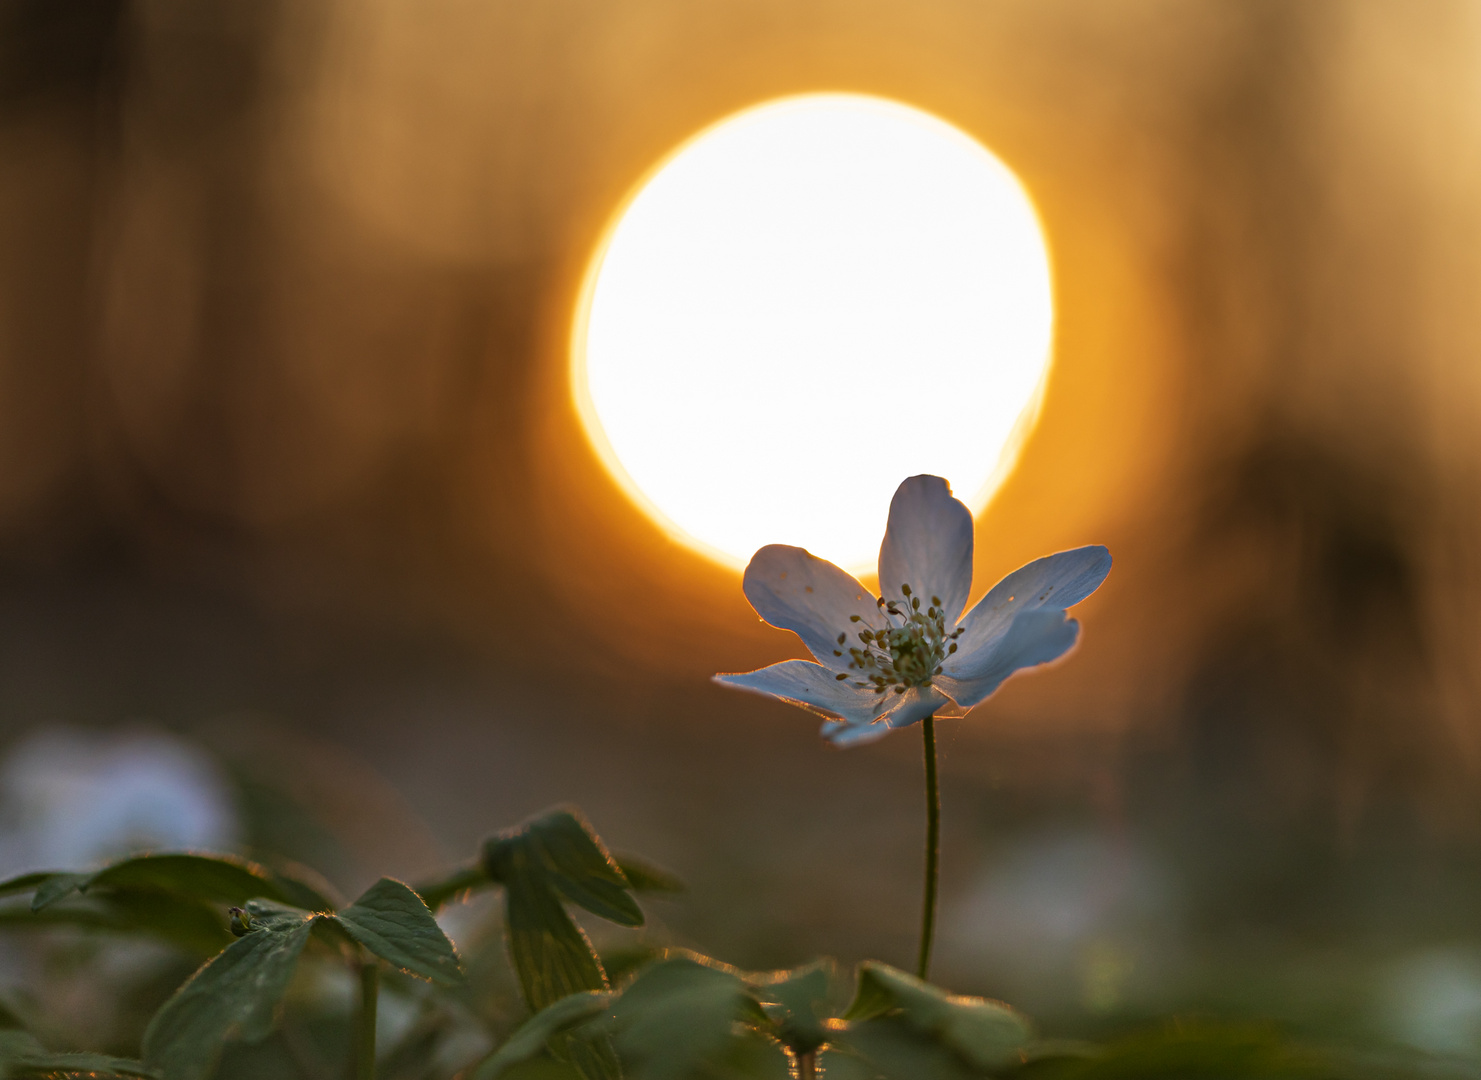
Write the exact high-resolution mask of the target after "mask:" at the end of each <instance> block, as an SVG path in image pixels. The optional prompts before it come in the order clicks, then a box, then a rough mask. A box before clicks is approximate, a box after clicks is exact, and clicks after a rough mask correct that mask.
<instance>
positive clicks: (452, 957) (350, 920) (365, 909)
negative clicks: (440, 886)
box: [330, 878, 463, 985]
mask: <svg viewBox="0 0 1481 1080" xmlns="http://www.w3.org/2000/svg"><path fill="white" fill-rule="evenodd" d="M330 918H332V919H334V921H336V922H337V923H339V925H340V926H342V927H344V929H345V931H346V932H347V933H349V935H350V936H351V937H352V938H354V939H355V940H356V941H358V942H359V943H360V944H361V945H364V946H365V947H366V948H367V949H369V950H370V951H371V952H373V953H375V955H376V956H379V957H380V958H381V959H382V960H384V961H386V962H387V963H388V964H391V965H392V966H394V967H398V968H401V969H402V970H404V971H409V972H411V973H412V974H413V975H420V976H422V977H423V978H426V979H431V980H432V981H433V982H439V983H443V984H444V985H456V984H458V983H460V982H462V981H463V971H462V968H461V967H459V965H458V954H457V952H456V950H454V948H453V943H452V942H451V941H449V940H448V939H447V935H446V934H444V933H443V932H442V927H440V926H438V925H437V920H436V919H434V918H433V917H432V913H431V912H430V911H428V910H427V905H426V904H424V903H422V898H421V897H419V896H418V895H417V894H416V893H414V892H412V891H411V889H410V888H409V887H407V886H406V885H404V884H402V883H401V882H399V881H394V880H392V879H391V878H381V879H380V880H379V881H378V882H376V883H375V884H374V885H372V886H371V887H370V888H369V889H367V890H366V891H365V894H364V895H363V896H361V897H360V899H358V900H356V901H355V902H354V903H353V904H351V905H350V906H349V907H347V908H345V909H344V910H343V911H341V912H339V913H338V914H336V915H333V916H330Z"/></svg>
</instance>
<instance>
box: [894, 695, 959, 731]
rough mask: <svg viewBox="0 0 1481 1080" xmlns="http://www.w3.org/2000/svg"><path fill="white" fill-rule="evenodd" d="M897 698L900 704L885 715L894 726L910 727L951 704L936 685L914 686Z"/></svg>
mask: <svg viewBox="0 0 1481 1080" xmlns="http://www.w3.org/2000/svg"><path fill="white" fill-rule="evenodd" d="M896 700H897V701H899V703H900V704H899V705H897V706H896V707H895V708H894V709H891V710H890V713H889V715H888V716H886V717H885V720H886V721H888V722H889V725H890V727H892V728H903V727H909V726H910V725H911V724H915V723H919V722H920V721H922V720H924V719H925V718H926V717H928V716H931V715H932V714H934V713H935V712H936V711H937V710H939V709H943V708H948V707H949V706H950V705H951V699H950V698H948V697H947V696H946V695H945V694H943V693H942V692H941V691H940V690H937V689H936V688H935V687H934V686H912V687H911V688H910V689H909V690H907V691H905V693H903V694H897V695H896Z"/></svg>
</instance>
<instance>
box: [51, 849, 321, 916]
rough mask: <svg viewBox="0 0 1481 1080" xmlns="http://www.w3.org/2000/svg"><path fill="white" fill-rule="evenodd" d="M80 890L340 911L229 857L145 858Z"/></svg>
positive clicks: (294, 883) (284, 879)
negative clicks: (145, 891)
mask: <svg viewBox="0 0 1481 1080" xmlns="http://www.w3.org/2000/svg"><path fill="white" fill-rule="evenodd" d="M80 888H81V890H82V891H83V892H89V891H92V890H94V889H101V888H107V889H111V890H135V889H150V890H157V891H160V892H172V893H178V894H180V895H182V896H189V897H192V898H194V899H197V900H205V901H209V902H212V903H218V904H235V905H237V906H241V905H242V904H244V903H245V902H246V901H248V900H251V899H252V898H253V897H258V896H260V897H265V898H266V899H269V900H276V901H277V902H278V903H280V904H291V905H293V906H294V907H298V908H304V909H305V910H307V911H333V910H334V908H335V907H336V906H337V905H336V904H335V903H334V901H333V900H332V899H330V898H329V897H328V896H326V895H324V893H323V892H321V891H320V890H319V889H316V888H314V887H313V886H311V885H309V884H307V883H305V882H302V881H299V880H298V879H297V878H293V877H289V876H287V875H286V874H280V873H277V872H276V871H274V870H269V869H268V868H267V867H265V866H260V865H258V864H257V863H254V862H248V861H247V860H246V859H238V858H233V857H230V856H226V855H193V854H166V855H140V856H137V857H136V858H132V859H125V860H124V861H123V862H119V863H114V864H113V865H112V866H109V867H105V868H104V869H102V870H100V871H98V872H97V873H96V874H94V875H92V877H90V878H88V879H87V881H86V882H85V883H84V884H82V885H81V886H80Z"/></svg>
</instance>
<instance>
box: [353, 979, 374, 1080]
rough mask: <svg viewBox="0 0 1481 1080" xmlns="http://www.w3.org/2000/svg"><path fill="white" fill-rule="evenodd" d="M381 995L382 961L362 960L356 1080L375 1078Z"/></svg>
mask: <svg viewBox="0 0 1481 1080" xmlns="http://www.w3.org/2000/svg"><path fill="white" fill-rule="evenodd" d="M379 996H380V961H379V960H376V959H375V958H374V957H362V958H361V960H360V1019H359V1023H358V1024H357V1025H356V1031H355V1080H375V1013H376V1005H377V999H378V998H379Z"/></svg>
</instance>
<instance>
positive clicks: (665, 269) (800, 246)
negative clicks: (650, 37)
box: [572, 94, 1053, 569]
mask: <svg viewBox="0 0 1481 1080" xmlns="http://www.w3.org/2000/svg"><path fill="white" fill-rule="evenodd" d="M1052 323H1053V302H1052V297H1051V285H1050V273H1049V259H1048V254H1047V252H1046V249H1045V244H1044V238H1043V235H1042V233H1041V231H1040V228H1039V224H1038V220H1037V217H1036V215H1035V212H1034V209H1033V206H1032V204H1031V202H1030V201H1029V198H1028V196H1027V195H1026V193H1025V192H1024V190H1023V188H1022V186H1021V185H1020V184H1019V182H1018V181H1017V179H1016V178H1015V177H1014V175H1013V174H1012V173H1011V172H1010V171H1009V170H1008V169H1007V168H1006V167H1005V166H1004V165H1003V164H1002V163H1001V162H1000V161H998V159H997V158H995V157H994V156H993V155H992V154H991V153H989V152H988V151H987V150H986V149H985V148H984V147H983V146H982V145H981V144H979V143H977V142H976V141H975V140H973V139H972V138H971V137H969V136H968V135H966V134H965V133H963V132H962V131H960V130H958V129H957V128H955V127H953V126H951V125H950V124H948V123H946V122H945V121H943V120H940V119H938V118H937V117H934V116H931V115H930V114H928V113H925V112H922V111H920V110H918V109H914V108H910V107H907V106H905V105H901V104H898V103H895V102H890V101H886V100H883V99H880V98H873V97H866V96H862V95H852V94H818V95H809V96H803V97H794V98H787V99H783V100H780V101H776V102H772V103H768V104H765V105H761V106H758V107H756V108H753V109H749V110H747V111H744V112H741V113H739V114H737V115H734V116H732V117H730V118H728V119H726V120H724V121H722V122H720V123H718V124H716V125H714V126H713V127H711V128H709V129H707V130H705V131H703V132H701V133H700V134H698V135H697V136H695V137H694V138H693V139H691V140H690V141H688V142H687V143H685V144H684V145H682V146H680V147H679V148H678V149H677V150H676V151H675V152H674V153H673V154H672V155H671V156H670V157H669V158H667V159H666V160H665V161H663V162H661V163H660V164H659V165H658V167H656V168H655V169H654V170H653V172H652V173H651V174H650V175H649V176H648V177H647V178H646V179H645V180H644V181H643V183H641V184H640V185H639V186H638V187H637V188H636V189H635V194H634V195H633V196H632V198H631V199H630V200H629V201H628V202H627V204H626V205H625V206H624V207H622V208H621V210H620V212H619V213H618V215H616V217H615V219H614V224H613V225H612V227H611V228H610V229H609V230H608V232H607V235H606V236H605V237H604V240H603V243H602V245H601V247H600V249H599V250H598V251H597V253H596V255H595V257H594V258H593V261H592V264H591V267H590V269H589V271H588V274H587V281H586V284H585V289H584V294H583V299H582V304H581V309H580V311H579V313H578V316H577V320H576V328H575V336H574V341H573V355H572V365H573V371H572V373H573V391H574V394H575V398H576V402H577V406H578V408H579V410H580V412H581V415H582V418H583V421H584V422H585V425H586V429H587V431H588V433H589V434H590V436H591V438H592V440H593V442H594V443H595V445H596V446H597V448H598V449H599V451H600V452H601V454H602V456H603V458H604V459H605V461H606V463H607V465H608V466H609V468H611V470H612V471H613V473H614V475H615V476H616V477H617V478H618V479H619V481H621V482H622V484H623V485H624V487H625V488H626V489H627V491H628V493H629V494H630V495H631V496H632V498H633V499H634V500H636V501H637V502H638V503H639V504H640V505H643V506H644V507H645V508H646V509H647V510H648V512H649V513H650V514H652V515H653V517H654V518H655V519H656V520H657V521H658V522H659V523H660V524H661V525H663V526H664V527H665V528H666V529H668V530H669V531H670V532H671V533H673V534H674V535H676V536H677V537H679V538H680V539H682V540H683V541H684V542H686V543H688V544H690V545H691V546H693V547H695V548H697V549H699V550H701V551H704V552H706V553H707V554H709V555H711V556H713V557H714V558H717V559H719V560H721V561H723V562H726V563H729V564H732V565H742V564H744V563H745V561H746V560H747V559H748V558H749V557H750V555H751V553H752V552H753V551H755V550H756V548H758V547H760V546H762V545H763V544H768V543H776V542H782V543H788V544H796V545H800V546H803V547H806V548H808V549H810V550H811V551H813V552H814V553H815V554H818V555H821V556H823V557H825V558H828V559H831V560H833V561H835V562H838V563H839V564H840V565H843V566H847V567H851V568H856V569H859V568H869V567H872V564H873V562H874V557H875V555H876V553H877V545H878V543H879V537H880V536H881V535H882V534H883V531H884V524H885V522H884V512H885V509H886V507H887V506H888V505H889V500H890V495H891V493H893V492H894V490H895V488H896V486H897V485H899V483H900V481H901V480H902V479H904V478H905V477H906V476H910V475H912V474H915V473H923V472H929V473H935V474H937V475H940V476H944V477H946V478H947V479H948V480H949V481H950V482H951V484H952V486H953V488H954V489H955V491H956V493H957V495H958V496H959V497H960V498H962V499H963V501H965V502H966V503H967V504H968V505H969V506H970V507H971V508H972V510H973V511H974V512H977V511H980V510H981V509H982V508H983V507H984V506H985V505H986V504H987V502H988V500H989V499H990V498H991V496H992V494H993V491H994V490H995V488H996V487H997V485H998V483H999V482H1000V481H1001V480H1002V478H1003V476H1004V475H1005V474H1006V472H1007V471H1008V468H1009V467H1011V464H1012V460H1013V457H1014V455H1015V453H1016V450H1017V446H1018V444H1019V442H1020V441H1021V440H1022V437H1023V436H1024V435H1025V434H1026V432H1027V430H1028V428H1029V427H1030V426H1031V422H1032V419H1033V416H1034V414H1035V412H1036V409H1037V402H1038V393H1039V390H1040V388H1041V386H1042V383H1043V380H1044V376H1045V373H1046V370H1047V365H1048V360H1049V355H1050V344H1051V333H1052Z"/></svg>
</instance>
